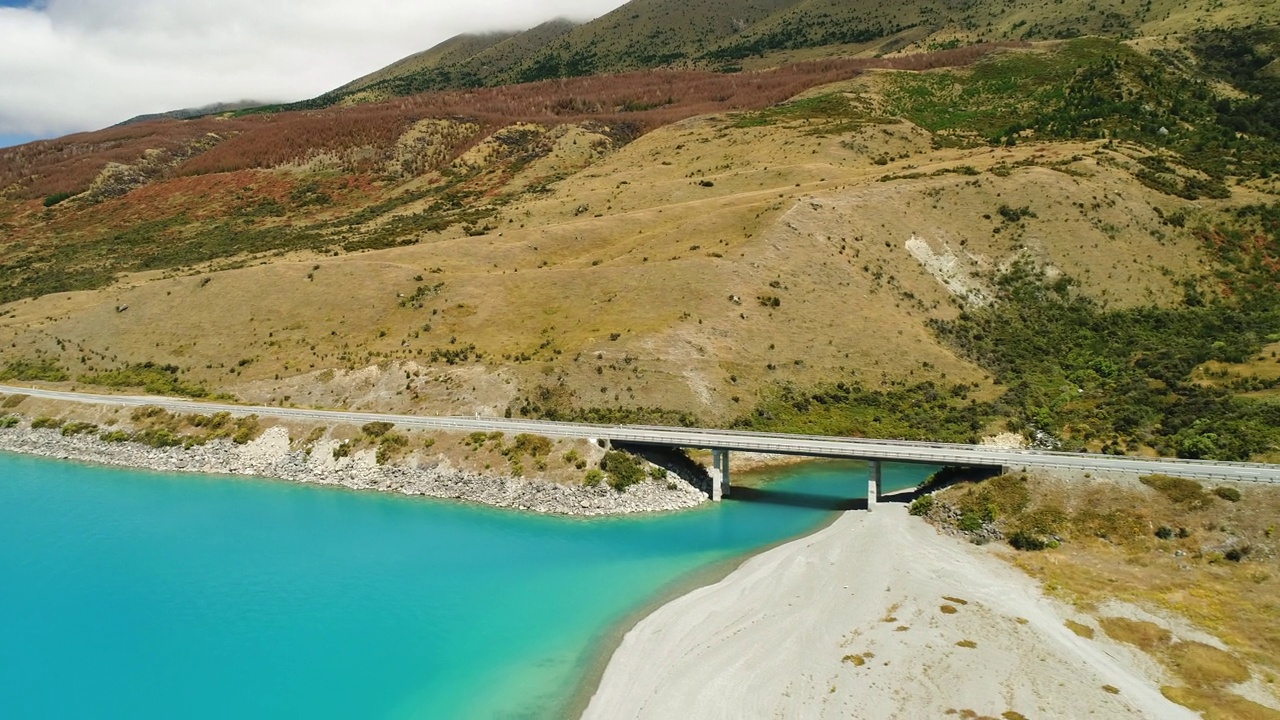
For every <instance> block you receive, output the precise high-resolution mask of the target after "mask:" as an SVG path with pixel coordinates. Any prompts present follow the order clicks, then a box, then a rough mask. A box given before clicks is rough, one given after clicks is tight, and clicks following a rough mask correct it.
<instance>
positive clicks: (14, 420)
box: [0, 415, 19, 429]
mask: <svg viewBox="0 0 1280 720" xmlns="http://www.w3.org/2000/svg"><path fill="white" fill-rule="evenodd" d="M18 420H19V418H18V416H17V415H6V416H5V417H2V418H0V429H2V428H11V427H16V426H17V425H18Z"/></svg>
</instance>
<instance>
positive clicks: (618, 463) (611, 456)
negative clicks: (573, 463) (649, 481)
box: [600, 450, 645, 491]
mask: <svg viewBox="0 0 1280 720" xmlns="http://www.w3.org/2000/svg"><path fill="white" fill-rule="evenodd" d="M600 469H601V470H604V471H605V472H606V473H608V474H609V486H610V487H612V488H613V489H614V490H619V491H621V490H626V489H627V488H629V487H631V486H632V485H635V484H636V483H638V482H643V481H644V477H645V472H644V465H643V463H642V461H641V460H640V458H638V457H636V456H635V455H632V454H631V453H629V452H625V451H623V450H610V451H609V452H607V453H605V454H604V457H603V458H601V460H600Z"/></svg>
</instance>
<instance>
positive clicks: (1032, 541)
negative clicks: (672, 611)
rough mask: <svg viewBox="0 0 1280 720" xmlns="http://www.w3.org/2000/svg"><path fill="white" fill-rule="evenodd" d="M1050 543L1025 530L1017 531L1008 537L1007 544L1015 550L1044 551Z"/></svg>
mask: <svg viewBox="0 0 1280 720" xmlns="http://www.w3.org/2000/svg"><path fill="white" fill-rule="evenodd" d="M1050 542H1051V541H1049V540H1046V539H1044V538H1042V537H1040V536H1038V535H1034V534H1032V533H1029V532H1026V531H1025V530H1018V531H1016V532H1014V533H1013V534H1011V535H1009V544H1010V545H1012V546H1013V547H1014V549H1017V550H1044V549H1045V548H1047V547H1049V545H1050Z"/></svg>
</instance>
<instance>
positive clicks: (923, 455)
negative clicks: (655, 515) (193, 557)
mask: <svg viewBox="0 0 1280 720" xmlns="http://www.w3.org/2000/svg"><path fill="white" fill-rule="evenodd" d="M0 393H9V394H22V395H29V396H31V397H37V398H45V399H49V400H62V401H68V402H77V403H88V404H95V405H122V406H142V405H153V406H157V407H161V408H164V409H165V410H168V411H171V412H182V413H192V412H195V413H214V412H222V411H225V412H229V413H232V414H233V415H249V414H257V415H261V416H268V417H276V418H282V419H293V420H307V421H313V422H319V423H329V424H337V423H352V424H364V423H368V422H375V421H385V422H390V423H395V424H396V425H397V426H399V427H402V428H412V429H420V430H455V431H464V432H473V431H481V430H482V431H485V432H492V431H495V430H500V431H502V432H504V433H508V434H513V435H514V434H519V433H532V434H536V435H547V436H551V437H571V438H590V439H607V440H614V441H620V442H627V443H635V444H641V445H664V446H671V447H686V448H705V449H711V450H739V451H749V452H761V453H776V454H779V455H800V456H805V457H816V458H845V459H856V460H884V461H890V462H906V463H922V464H929V465H965V466H980V467H1002V468H1007V469H1010V470H1015V469H1021V468H1027V469H1032V468H1052V469H1059V470H1073V471H1078V472H1081V473H1084V472H1096V473H1105V472H1126V473H1139V474H1143V475H1147V474H1155V473H1163V474H1168V475H1177V476H1179V477H1186V478H1196V479H1202V480H1230V481H1236V482H1254V483H1273V484H1280V465H1264V464H1260V463H1231V462H1217V461H1208V460H1180V459H1172V458H1140V457H1128V456H1112V455H1095V454H1091V453H1063V452H1051V451H1047V450H1007V449H1003V448H993V447H986V446H982V445H960V444H951V443H933V442H911V441H903V440H875V439H866V438H838V437H825V436H814V435H790V434H783V433H761V432H746V431H741V430H714V429H701V428H673V427H652V426H642V425H587V424H579V423H563V422H550V421H546V420H523V419H510V418H488V417H425V416H418V415H391V414H382V413H366V412H348V411H343V410H311V409H304V408H283V407H270V406H251V405H231V404H226V403H214V402H199V401H194V400H180V399H175V398H169V397H162V396H155V395H147V396H139V395H99V394H94V393H83V392H66V391H60V390H45V389H40V388H24V387H16V386H8V385H0Z"/></svg>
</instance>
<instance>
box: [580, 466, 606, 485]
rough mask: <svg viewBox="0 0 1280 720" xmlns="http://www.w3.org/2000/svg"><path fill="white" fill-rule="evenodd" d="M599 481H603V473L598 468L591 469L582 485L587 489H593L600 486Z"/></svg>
mask: <svg viewBox="0 0 1280 720" xmlns="http://www.w3.org/2000/svg"><path fill="white" fill-rule="evenodd" d="M601 480H604V473H603V472H601V471H600V469H599V468H591V469H590V470H588V471H587V474H586V476H585V477H584V478H583V480H582V484H583V485H586V486H587V487H595V486H597V485H599V484H600V481H601Z"/></svg>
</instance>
